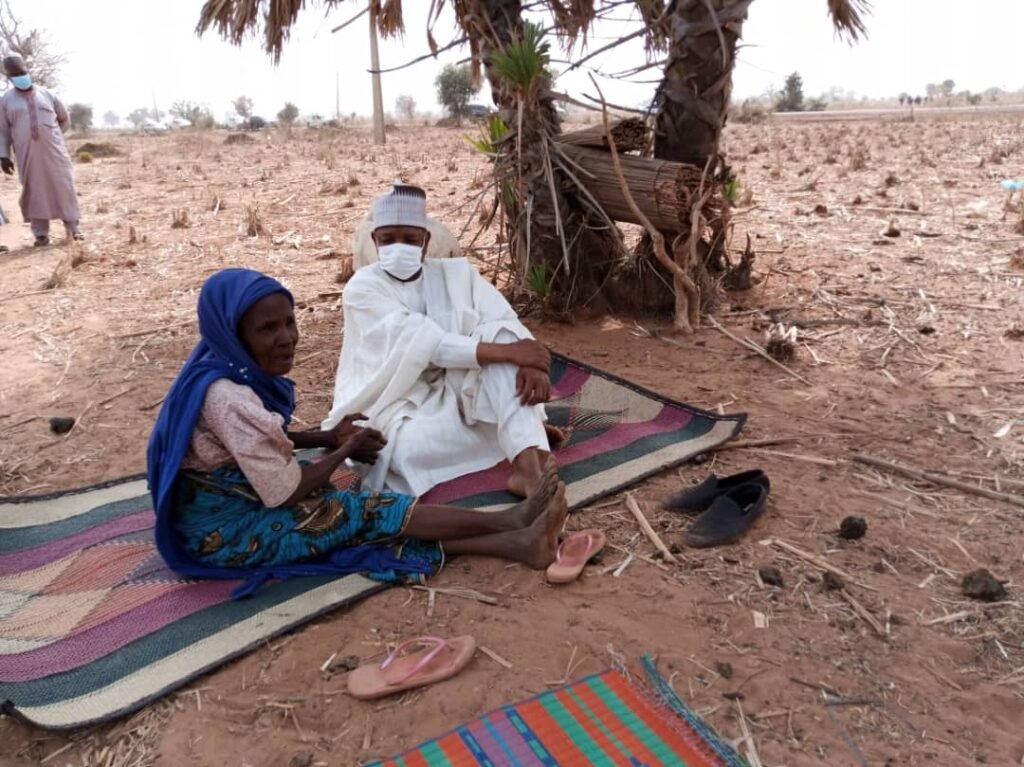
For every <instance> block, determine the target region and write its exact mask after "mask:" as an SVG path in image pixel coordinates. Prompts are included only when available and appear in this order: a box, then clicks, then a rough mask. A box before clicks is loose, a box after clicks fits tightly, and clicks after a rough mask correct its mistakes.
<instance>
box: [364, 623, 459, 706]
mask: <svg viewBox="0 0 1024 767" xmlns="http://www.w3.org/2000/svg"><path fill="white" fill-rule="evenodd" d="M415 645H422V646H423V648H424V649H422V650H420V651H419V652H414V653H409V654H408V655H403V654H402V653H403V652H404V651H406V650H408V649H409V648H410V647H413V646H415ZM475 651H476V640H475V639H473V637H471V636H460V637H454V638H452V639H442V638H441V637H419V638H417V639H410V640H408V641H406V642H402V644H400V645H398V647H396V648H395V649H394V650H393V651H392V652H391V654H390V655H388V657H387V658H385V659H384V662H383V663H381V664H380V665H376V664H367V665H365V666H360V667H359V668H357V669H355V670H354V671H352V673H350V674H349V675H348V692H349V694H350V695H351V696H352V697H353V698H358V699H359V700H373V699H374V698H383V697H384V696H385V695H394V694H395V693H399V692H404V691H405V690H411V689H412V688H414V687H423V686H425V685H428V684H434V683H435V682H440V681H443V680H445V679H448V678H450V677H453V676H455V675H456V674H458V673H459V672H460V671H462V669H464V668H465V667H466V665H467V664H468V663H469V661H470V658H472V657H473V653H474V652H475Z"/></svg>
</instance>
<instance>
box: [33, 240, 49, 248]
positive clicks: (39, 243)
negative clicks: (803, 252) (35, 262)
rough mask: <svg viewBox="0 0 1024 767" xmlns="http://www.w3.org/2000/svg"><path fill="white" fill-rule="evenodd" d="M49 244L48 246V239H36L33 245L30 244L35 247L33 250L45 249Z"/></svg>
mask: <svg viewBox="0 0 1024 767" xmlns="http://www.w3.org/2000/svg"><path fill="white" fill-rule="evenodd" d="M49 244H50V238H49V237H36V241H35V242H34V243H32V246H33V247H35V248H45V247H46V246H47V245H49Z"/></svg>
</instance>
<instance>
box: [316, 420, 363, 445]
mask: <svg viewBox="0 0 1024 767" xmlns="http://www.w3.org/2000/svg"><path fill="white" fill-rule="evenodd" d="M366 420H367V418H366V416H365V415H363V414H362V413H351V414H349V415H347V416H345V417H344V418H342V419H341V420H340V421H338V423H337V424H335V425H334V428H332V429H329V430H328V431H326V432H324V435H325V436H326V437H327V447H329V448H333V449H335V450H337V449H338V448H339V447H341V446H342V445H344V444H345V443H346V442H347V441H348V440H349V439H351V438H352V437H353V436H355V434H357V433H358V432H359V431H360V430H361V427H359V426H356V425H355V422H356V421H366Z"/></svg>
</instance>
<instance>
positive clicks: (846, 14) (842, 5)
mask: <svg viewBox="0 0 1024 767" xmlns="http://www.w3.org/2000/svg"><path fill="white" fill-rule="evenodd" d="M828 12H829V15H830V16H831V17H832V23H833V24H834V25H835V28H836V31H837V32H838V33H839V34H840V35H845V36H846V37H847V38H848V39H849V41H850V42H851V43H854V42H857V41H858V40H859V39H860V38H861V36H862V35H863V36H865V37H866V36H867V33H868V28H867V26H866V25H865V24H864V19H863V18H862V17H863V15H866V14H868V13H870V12H871V3H870V2H868V0H828Z"/></svg>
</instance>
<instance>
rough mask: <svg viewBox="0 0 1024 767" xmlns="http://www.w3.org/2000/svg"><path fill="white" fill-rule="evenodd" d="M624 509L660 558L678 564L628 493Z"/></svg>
mask: <svg viewBox="0 0 1024 767" xmlns="http://www.w3.org/2000/svg"><path fill="white" fill-rule="evenodd" d="M626 508H627V509H629V511H630V513H631V514H632V515H633V516H634V517H636V521H637V524H639V525H640V529H641V530H642V531H643V533H644V535H646V536H647V538H648V539H649V540H650V542H651V543H653V544H654V548H656V549H657V550H658V551H660V552H661V556H662V557H664V558H665V561H666V562H672V563H676V562H678V561H679V560H678V559H676V558H675V557H674V556H673V555H672V552H671V551H669V550H668V546H666V545H665V542H664V541H663V540H661V538H659V537H658V534H657V533H656V532H654V528H653V527H651V523H650V522H648V521H647V517H645V516H644V513H643V512H642V511H640V506H639V505H637V502H636V500H635V499H634V498H633V496H632V495H630V494H629V493H626Z"/></svg>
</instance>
